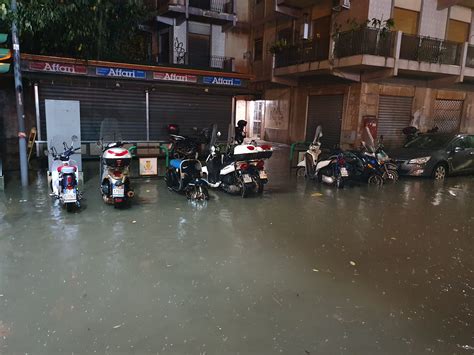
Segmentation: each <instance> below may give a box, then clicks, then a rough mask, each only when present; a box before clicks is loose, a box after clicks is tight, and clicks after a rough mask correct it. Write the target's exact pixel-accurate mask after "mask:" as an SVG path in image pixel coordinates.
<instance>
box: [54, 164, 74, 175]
mask: <svg viewBox="0 0 474 355" xmlns="http://www.w3.org/2000/svg"><path fill="white" fill-rule="evenodd" d="M76 171H77V167H76V166H74V165H63V166H59V167H58V173H63V174H72V173H75V172H76Z"/></svg>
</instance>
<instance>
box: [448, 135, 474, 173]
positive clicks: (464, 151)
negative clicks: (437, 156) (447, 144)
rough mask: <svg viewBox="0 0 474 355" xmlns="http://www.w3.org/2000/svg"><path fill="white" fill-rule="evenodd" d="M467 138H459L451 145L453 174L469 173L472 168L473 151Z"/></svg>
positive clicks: (450, 158) (450, 157)
mask: <svg viewBox="0 0 474 355" xmlns="http://www.w3.org/2000/svg"><path fill="white" fill-rule="evenodd" d="M467 137H468V136H462V137H458V138H456V139H455V140H454V141H453V143H452V144H451V150H450V153H449V154H450V155H449V162H450V165H451V171H452V172H453V173H463V172H467V171H469V170H470V168H471V165H472V157H473V155H471V154H470V153H471V152H472V149H469V146H468V141H467Z"/></svg>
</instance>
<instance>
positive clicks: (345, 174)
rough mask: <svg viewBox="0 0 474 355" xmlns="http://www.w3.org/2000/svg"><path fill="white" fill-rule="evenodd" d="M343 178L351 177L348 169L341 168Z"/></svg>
mask: <svg viewBox="0 0 474 355" xmlns="http://www.w3.org/2000/svg"><path fill="white" fill-rule="evenodd" d="M341 176H343V177H347V176H349V173H348V172H347V169H346V168H341Z"/></svg>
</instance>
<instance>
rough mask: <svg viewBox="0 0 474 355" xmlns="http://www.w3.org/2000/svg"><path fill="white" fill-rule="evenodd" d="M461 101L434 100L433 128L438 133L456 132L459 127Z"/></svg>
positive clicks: (462, 102)
mask: <svg viewBox="0 0 474 355" xmlns="http://www.w3.org/2000/svg"><path fill="white" fill-rule="evenodd" d="M463 104H464V101H463V100H436V101H435V109H434V126H435V127H438V129H439V132H446V133H451V132H458V131H459V126H460V125H461V115H462V106H463Z"/></svg>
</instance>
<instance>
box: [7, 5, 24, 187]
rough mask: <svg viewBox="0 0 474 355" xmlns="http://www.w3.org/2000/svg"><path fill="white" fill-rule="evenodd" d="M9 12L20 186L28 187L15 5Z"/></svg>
mask: <svg viewBox="0 0 474 355" xmlns="http://www.w3.org/2000/svg"><path fill="white" fill-rule="evenodd" d="M11 10H12V12H13V14H14V16H15V18H14V19H13V22H12V42H13V69H14V73H15V94H16V113H17V117H18V145H19V152H20V175H21V186H23V187H25V186H28V158H27V152H26V132H25V109H24V106H23V84H22V80H21V67H20V42H19V40H18V28H17V19H16V15H17V4H16V0H12V1H11Z"/></svg>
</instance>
